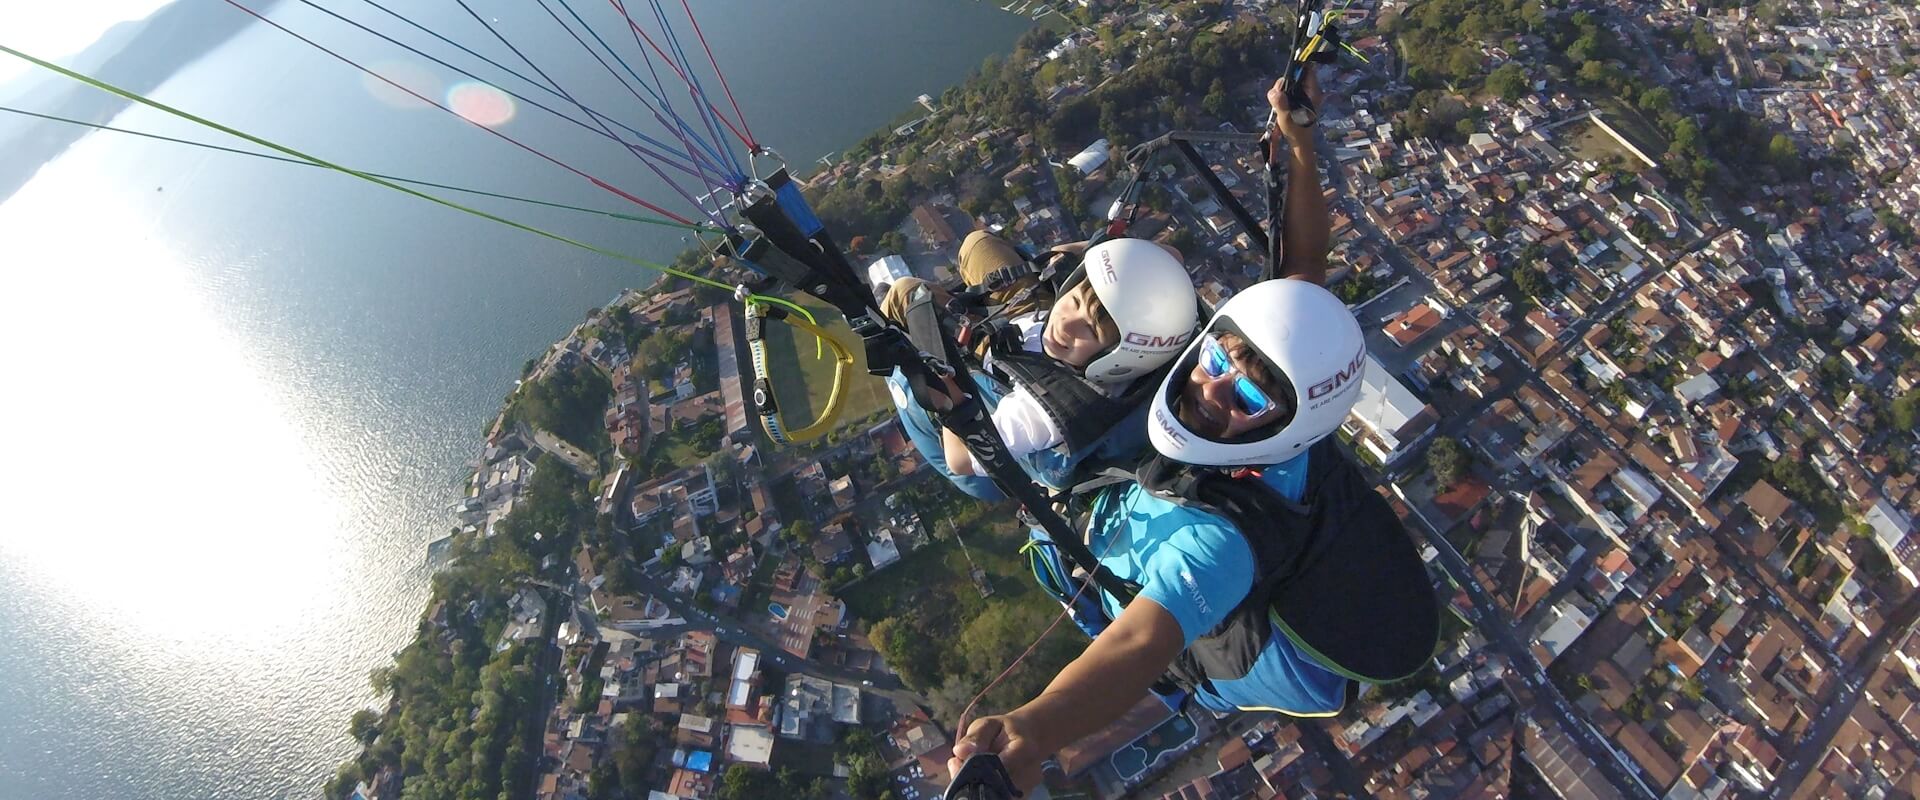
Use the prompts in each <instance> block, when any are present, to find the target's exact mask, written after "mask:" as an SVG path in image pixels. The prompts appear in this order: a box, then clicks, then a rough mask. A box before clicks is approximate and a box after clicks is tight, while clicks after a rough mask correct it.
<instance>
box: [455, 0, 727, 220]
mask: <svg viewBox="0 0 1920 800" xmlns="http://www.w3.org/2000/svg"><path fill="white" fill-rule="evenodd" d="M536 2H538V3H539V4H540V10H542V11H545V12H547V16H549V17H552V18H553V23H554V24H555V25H559V26H560V29H561V30H564V31H566V32H567V35H568V36H571V37H573V41H574V42H575V43H577V44H579V45H580V48H581V49H582V50H585V51H587V55H589V56H592V57H593V60H595V61H598V62H600V66H601V68H603V69H605V70H606V71H607V74H608V75H612V76H613V79H614V81H616V82H618V83H619V84H620V86H621V88H623V89H626V90H627V93H628V94H631V95H633V99H635V100H639V101H640V103H641V105H646V102H647V101H646V99H645V98H642V97H641V96H640V93H639V92H637V91H634V88H633V87H632V86H628V85H627V81H626V79H625V78H622V77H620V73H618V72H615V71H614V69H613V65H611V64H608V63H607V60H606V59H604V58H601V57H600V53H599V52H598V51H596V50H594V49H593V46H592V45H589V44H587V40H585V39H582V38H580V34H578V33H575V32H574V30H573V27H572V26H570V25H568V24H567V22H566V20H563V19H561V18H560V15H559V14H556V13H554V12H553V8H552V7H551V6H548V5H547V3H546V0H536ZM476 19H478V17H476ZM575 19H576V20H578V17H576V18H575ZM481 24H482V25H485V24H486V23H485V22H482V23H481ZM580 24H581V25H582V26H586V23H585V21H580ZM488 30H492V28H491V26H489V27H488ZM587 32H588V33H592V32H593V28H592V27H587ZM494 35H495V36H499V34H498V33H495V34H494ZM596 38H597V37H596ZM503 41H504V39H503ZM508 46H509V47H511V46H512V45H508ZM516 52H517V51H516ZM523 58H524V57H523ZM541 74H542V75H545V74H546V73H541ZM567 99H568V100H572V99H573V97H572V95H568V97H567ZM574 102H575V104H578V102H579V101H574ZM649 109H651V107H649ZM654 117H655V118H656V119H659V118H660V114H659V112H658V111H655V112H654ZM660 123H661V124H662V125H667V127H668V128H669V129H671V128H672V127H673V126H672V125H670V124H668V123H667V121H666V120H665V119H660ZM674 135H675V136H676V137H678V138H679V139H680V142H681V144H682V145H684V146H685V147H686V148H687V152H688V155H689V157H691V156H692V153H693V145H692V144H691V143H689V142H688V141H687V138H686V137H685V136H681V135H680V133H679V132H678V131H674ZM704 145H705V143H704V142H703V143H702V146H704ZM695 164H696V165H700V162H699V161H696V162H695ZM656 172H658V170H656ZM661 178H662V179H665V178H666V176H664V175H662V176H661ZM700 180H701V182H702V183H704V184H706V186H707V188H709V189H722V188H726V187H727V185H728V184H727V182H726V181H725V180H724V179H720V178H717V177H716V176H714V175H712V174H710V173H709V172H708V171H707V169H706V168H705V166H704V165H700ZM668 183H669V184H670V185H673V188H674V190H675V191H677V192H679V193H680V196H681V197H684V198H686V200H687V202H689V203H692V204H694V205H696V206H697V205H700V201H698V200H695V199H694V198H693V196H692V195H691V194H689V193H688V192H687V191H686V190H685V189H682V188H680V186H679V185H678V184H673V182H672V181H670V180H669V181H668ZM702 208H703V209H704V206H702ZM709 213H712V212H711V211H710V212H709Z"/></svg>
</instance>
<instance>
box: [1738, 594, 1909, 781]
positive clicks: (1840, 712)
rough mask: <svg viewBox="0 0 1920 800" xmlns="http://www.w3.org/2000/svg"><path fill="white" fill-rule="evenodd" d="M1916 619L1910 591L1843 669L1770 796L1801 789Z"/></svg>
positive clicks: (1788, 757)
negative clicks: (1851, 661)
mask: <svg viewBox="0 0 1920 800" xmlns="http://www.w3.org/2000/svg"><path fill="white" fill-rule="evenodd" d="M1915 620H1920V592H1914V593H1911V594H1909V595H1907V600H1906V602H1904V603H1901V604H1900V607H1899V608H1896V609H1894V611H1893V613H1892V614H1891V615H1889V616H1888V618H1887V624H1885V625H1883V626H1881V628H1880V633H1879V634H1877V635H1875V636H1874V637H1873V639H1871V640H1870V641H1868V643H1867V649H1866V650H1863V651H1861V653H1860V659H1859V660H1858V661H1855V662H1854V663H1853V666H1852V667H1849V668H1848V669H1847V670H1845V671H1844V672H1843V673H1842V675H1843V676H1844V680H1842V681H1840V682H1839V683H1838V686H1837V688H1836V689H1835V690H1834V693H1833V697H1831V698H1830V699H1828V701H1827V702H1825V703H1823V704H1822V705H1823V707H1824V708H1825V709H1826V710H1824V711H1822V712H1820V716H1818V717H1815V718H1814V720H1813V725H1812V726H1811V727H1809V728H1807V735H1806V736H1803V737H1801V738H1800V743H1799V744H1798V745H1796V746H1794V748H1793V751H1792V752H1791V753H1787V754H1785V755H1786V757H1787V768H1786V771H1784V772H1782V773H1781V774H1780V776H1779V779H1778V780H1776V781H1774V785H1773V793H1772V794H1770V795H1768V797H1770V798H1773V800H1785V798H1789V797H1792V796H1793V793H1794V792H1795V791H1798V790H1799V788H1800V784H1801V783H1802V782H1804V781H1806V779H1807V773H1809V772H1811V771H1813V767H1814V765H1816V764H1818V763H1820V760H1821V757H1822V756H1823V755H1824V754H1825V753H1826V752H1827V748H1828V747H1829V746H1831V745H1832V744H1833V736H1834V734H1836V733H1838V732H1839V731H1840V726H1841V725H1843V724H1845V723H1846V721H1847V718H1848V717H1850V716H1853V707H1854V704H1855V703H1858V702H1859V701H1860V695H1861V693H1862V687H1864V686H1866V683H1867V677H1868V676H1870V675H1872V674H1873V673H1874V671H1875V670H1877V669H1879V668H1880V661H1881V660H1882V659H1884V658H1886V656H1887V653H1888V652H1889V651H1891V650H1892V649H1893V646H1894V645H1896V644H1899V643H1900V642H1903V641H1905V640H1906V638H1907V634H1908V633H1910V632H1911V631H1912V630H1913V625H1914V622H1915Z"/></svg>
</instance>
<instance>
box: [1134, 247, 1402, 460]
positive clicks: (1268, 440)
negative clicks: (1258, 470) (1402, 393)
mask: <svg viewBox="0 0 1920 800" xmlns="http://www.w3.org/2000/svg"><path fill="white" fill-rule="evenodd" d="M1221 332H1231V333H1236V334H1239V335H1240V337H1241V338H1243V339H1245V340H1246V342H1247V344H1248V345H1249V346H1251V347H1252V348H1253V349H1254V351H1255V352H1256V353H1257V354H1258V357H1259V358H1260V359H1261V360H1262V361H1263V362H1265V364H1266V366H1267V368H1268V370H1269V371H1271V372H1272V373H1273V375H1274V378H1275V380H1276V381H1277V382H1279V383H1280V384H1281V386H1280V389H1281V394H1282V395H1283V396H1282V397H1280V398H1275V399H1276V400H1277V401H1279V402H1280V403H1281V408H1280V413H1281V414H1283V416H1282V417H1281V418H1280V422H1279V423H1278V424H1275V423H1272V422H1269V423H1266V424H1265V425H1263V426H1261V427H1259V428H1257V429H1255V430H1253V431H1250V432H1248V433H1247V434H1245V435H1243V436H1241V437H1237V438H1236V439H1235V440H1233V441H1219V440H1215V439H1209V438H1207V437H1206V436H1202V435H1200V434H1199V433H1196V432H1194V431H1193V430H1192V429H1190V428H1188V427H1187V426H1186V425H1185V424H1183V423H1182V422H1181V421H1180V417H1179V416H1178V415H1177V414H1175V413H1174V403H1173V401H1174V398H1177V397H1179V395H1180V390H1181V388H1182V387H1184V386H1186V383H1187V379H1188V376H1189V375H1190V374H1191V373H1192V372H1193V366H1194V364H1195V363H1196V362H1197V361H1198V360H1199V352H1200V347H1199V344H1200V343H1199V341H1198V340H1196V341H1195V342H1194V345H1193V346H1191V347H1189V348H1187V352H1186V353H1184V354H1182V355H1181V357H1180V361H1179V362H1177V363H1176V364H1175V365H1174V368H1173V370H1172V371H1171V372H1170V373H1168V375H1167V377H1166V380H1164V381H1162V382H1161V384H1160V391H1159V392H1158V393H1156V394H1155V395H1154V398H1153V411H1152V417H1153V418H1152V419H1151V420H1150V421H1149V424H1148V426H1147V434H1148V438H1149V439H1151V440H1152V442H1153V447H1154V449H1155V450H1158V451H1160V453H1161V455H1164V456H1166V457H1168V458H1171V459H1173V460H1175V461H1181V462H1184V463H1188V464H1197V465H1201V466H1219V467H1225V466H1249V465H1268V464H1278V463H1281V462H1283V461H1286V460H1288V459H1290V458H1293V457H1294V456H1297V455H1299V454H1301V453H1304V452H1306V450H1307V448H1308V447H1311V446H1313V444H1314V443H1315V442H1318V441H1320V440H1321V439H1323V438H1325V437H1326V435H1327V434H1329V433H1332V432H1333V431H1334V429H1336V428H1339V427H1340V423H1341V422H1342V421H1343V420H1345V419H1346V417H1347V412H1348V411H1351V410H1352V409H1353V405H1354V403H1355V402H1357V401H1358V400H1359V399H1360V382H1361V376H1362V374H1363V373H1364V371H1365V370H1366V360H1367V339H1366V336H1365V335H1364V334H1362V333H1361V332H1360V323H1358V322H1355V321H1354V319H1353V313H1352V312H1350V311H1348V310H1347V306H1346V304H1345V303H1342V302H1341V301H1340V298H1338V297H1335V296H1334V294H1333V293H1332V292H1329V291H1327V290H1326V289H1325V288H1324V287H1322V286H1320V285H1319V284H1315V283H1309V282H1307V281H1300V280H1293V279H1291V278H1281V279H1278V280H1270V281H1265V282H1263V283H1257V284H1254V285H1253V286H1250V287H1248V288H1247V290H1246V291H1243V292H1241V293H1240V294H1237V295H1235V296H1234V297H1233V298H1232V299H1229V300H1228V301H1227V302H1226V303H1224V304H1222V305H1221V306H1220V310H1219V312H1218V313H1216V314H1214V316H1213V321H1211V322H1209V323H1207V328H1206V330H1205V331H1204V332H1203V333H1202V334H1201V336H1202V337H1206V336H1212V335H1214V334H1217V333H1221Z"/></svg>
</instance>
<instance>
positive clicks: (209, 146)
mask: <svg viewBox="0 0 1920 800" xmlns="http://www.w3.org/2000/svg"><path fill="white" fill-rule="evenodd" d="M0 112H6V113H8V114H19V115H21V116H23V117H38V118H40V119H44V120H48V121H50V122H64V123H67V124H69V125H79V126H82V127H86V128H92V129H94V130H99V131H108V132H111V133H124V134H127V135H129V136H138V137H140V138H142V139H153V140H156V141H162V142H171V143H173V144H184V145H187V146H189V147H198V148H201V149H203V150H217V151H219V152H222V153H232V154H234V155H241V156H251V157H253V158H260V159H266V160H268V161H278V162H280V163H282V164H294V165H297V166H302V167H319V166H322V165H320V164H316V163H314V162H312V161H302V160H300V159H297V158H287V157H285V156H276V155H273V154H271V153H260V152H255V151H253V150H242V149H240V148H237V147H225V146H222V145H217V144H213V143H211V142H196V141H194V140H192V139H176V138H174V137H172V136H162V135H160V134H157V133H149V132H147V131H136V130H132V129H129V128H116V127H114V126H112V125H102V124H100V123H97V122H87V121H85V120H78V119H69V118H67V117H60V116H55V115H53V114H42V113H40V112H37V111H28V110H26V109H22V108H11V107H8V106H0ZM367 174H368V175H372V176H373V177H376V178H384V179H386V180H390V181H393V182H394V183H404V184H407V185H409V186H425V187H428V188H432V189H445V190H447V191H452V192H462V193H465V194H471V195H478V196H480V197H492V198H497V199H500V200H512V201H514V202H516V203H527V204H530V205H536V206H547V207H548V208H559V209H564V210H567V211H578V212H580V213H582V214H595V215H598V216H602V217H612V218H614V219H619V220H626V221H628V222H642V223H646V224H648V225H659V226H661V227H666V228H678V229H680V230H689V231H696V232H699V233H722V232H724V229H722V228H716V227H714V226H712V225H683V224H680V223H678V222H671V221H668V220H664V219H655V218H653V217H636V216H634V215H632V214H621V213H618V212H614V211H601V210H599V209H597V208H582V207H580V206H570V205H567V204H565V203H554V202H549V201H546V200H535V199H533V198H530V197H517V196H515V195H510V194H501V193H499V192H489V191H486V190H483V189H469V188H467V187H464V186H450V185H447V184H444V183H434V182H432V181H423V180H417V179H414V178H402V177H399V176H396V175H383V174H381V173H378V172H368V173H367Z"/></svg>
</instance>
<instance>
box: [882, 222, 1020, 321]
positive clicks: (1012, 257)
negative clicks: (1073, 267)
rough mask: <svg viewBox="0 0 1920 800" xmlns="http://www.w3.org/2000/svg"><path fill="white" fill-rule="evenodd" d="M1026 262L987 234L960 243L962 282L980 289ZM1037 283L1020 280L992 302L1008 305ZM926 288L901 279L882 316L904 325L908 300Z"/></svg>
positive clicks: (886, 300)
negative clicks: (1003, 270) (993, 276)
mask: <svg viewBox="0 0 1920 800" xmlns="http://www.w3.org/2000/svg"><path fill="white" fill-rule="evenodd" d="M1024 260H1025V259H1023V258H1021V257H1020V251H1018V250H1015V249H1013V245H1011V244H1008V243H1007V240H1005V239H1002V238H1000V237H998V236H995V235H993V234H991V233H988V232H986V231H974V232H973V233H969V234H967V238H966V240H965V241H963V242H961V243H960V279H961V280H962V281H965V282H966V284H967V285H968V286H980V285H982V284H985V283H986V282H987V279H988V278H989V277H991V276H992V275H993V273H995V272H998V271H1000V270H1002V269H1005V268H1007V267H1010V266H1015V265H1018V264H1019V263H1020V262H1022V261H1024ZM1034 280H1035V279H1034V278H1032V277H1026V278H1021V279H1020V280H1018V281H1016V282H1014V283H1013V285H1011V286H1008V287H1007V288H1004V289H1001V290H1000V291H997V292H994V293H993V301H994V302H996V303H1004V302H1006V301H1007V300H1009V299H1011V298H1013V297H1014V296H1015V295H1018V294H1019V293H1020V292H1022V291H1024V290H1025V289H1026V288H1027V287H1028V286H1030V285H1032V284H1033V281H1034ZM923 285H926V281H923V280H920V279H919V278H902V279H900V280H899V281H898V282H897V283H895V284H893V286H891V287H889V288H888V289H887V296H886V297H885V298H883V299H882V300H881V301H880V313H881V314H884V315H886V317H887V319H890V320H893V321H894V322H896V323H903V320H905V319H906V314H907V305H908V303H907V298H908V297H909V296H911V294H912V292H913V290H914V289H916V288H918V287H920V286H923ZM935 291H938V290H935ZM903 324H904V323H903Z"/></svg>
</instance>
